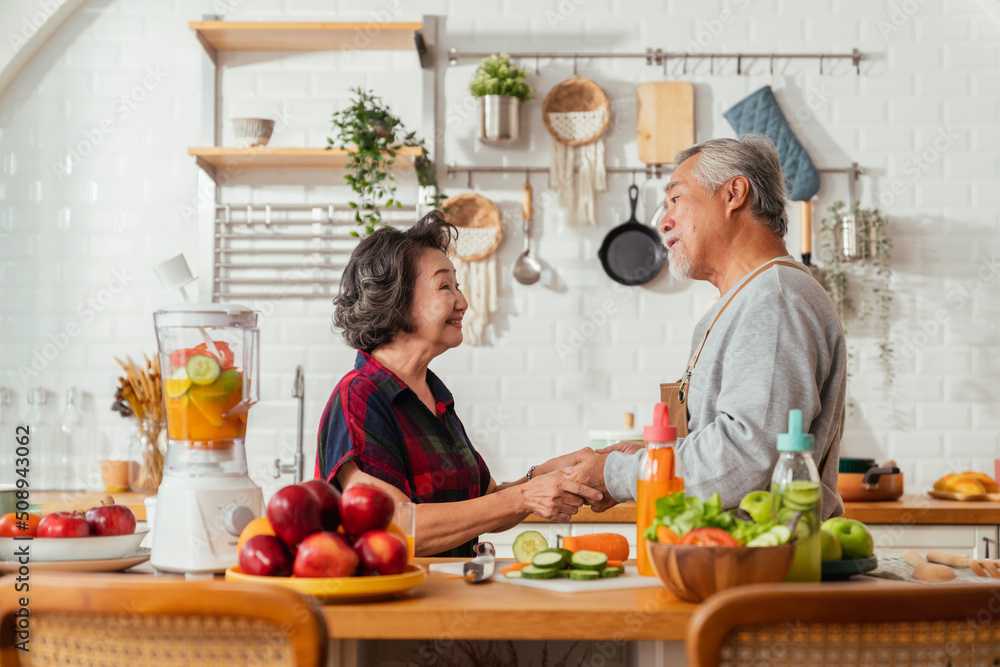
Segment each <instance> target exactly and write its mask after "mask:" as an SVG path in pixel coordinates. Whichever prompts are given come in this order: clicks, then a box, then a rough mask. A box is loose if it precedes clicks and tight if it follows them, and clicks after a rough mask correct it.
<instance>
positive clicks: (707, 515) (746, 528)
mask: <svg viewBox="0 0 1000 667" xmlns="http://www.w3.org/2000/svg"><path fill="white" fill-rule="evenodd" d="M772 525H773V524H772V523H771V522H768V523H754V522H753V521H744V520H743V519H738V518H736V513H735V511H734V510H726V509H723V506H722V498H720V497H719V494H718V493H713V494H712V496H711V497H710V498H708V499H707V500H702V499H701V498H698V497H696V496H688V495H686V494H685V493H684V492H683V491H678V492H676V493H671V494H668V495H666V496H663V497H662V498H658V499H657V500H656V519H655V520H654V521H653V523H652V525H650V526H649V527H648V528H646V531H645V532H644V533H643V537H644V538H646V539H647V540H654V541H655V540H656V529H657V527H659V526H666V527H667V528H669V529H670V530H672V531H674V532H675V533H677V535H680V536H683V535H685V534H687V533H689V532H691V531H692V530H694V529H695V528H720V529H722V530H724V531H726V532H727V533H729V534H730V535H732V536H733V538H734V539H735V540H736V541H737V542H740V543H742V544H746V543H747V542H749V541H750V540H752V539H753V538H755V537H757V536H758V535H763V534H764V533H766V532H767V531H768V530H770V529H771V527H772Z"/></svg>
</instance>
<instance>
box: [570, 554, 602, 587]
mask: <svg viewBox="0 0 1000 667" xmlns="http://www.w3.org/2000/svg"><path fill="white" fill-rule="evenodd" d="M578 553H579V552H578ZM569 578H570V579H572V580H573V581H593V580H594V579H600V578H601V573H600V572H598V571H596V570H570V571H569Z"/></svg>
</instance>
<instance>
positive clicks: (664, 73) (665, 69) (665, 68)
mask: <svg viewBox="0 0 1000 667" xmlns="http://www.w3.org/2000/svg"><path fill="white" fill-rule="evenodd" d="M668 57H669V56H667V54H666V53H664V54H663V76H666V75H667V59H668Z"/></svg>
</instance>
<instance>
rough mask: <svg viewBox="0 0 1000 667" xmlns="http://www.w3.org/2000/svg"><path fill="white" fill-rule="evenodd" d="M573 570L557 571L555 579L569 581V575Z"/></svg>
mask: <svg viewBox="0 0 1000 667" xmlns="http://www.w3.org/2000/svg"><path fill="white" fill-rule="evenodd" d="M572 572H573V570H559V571H558V572H556V579H569V575H570V574H571V573H572Z"/></svg>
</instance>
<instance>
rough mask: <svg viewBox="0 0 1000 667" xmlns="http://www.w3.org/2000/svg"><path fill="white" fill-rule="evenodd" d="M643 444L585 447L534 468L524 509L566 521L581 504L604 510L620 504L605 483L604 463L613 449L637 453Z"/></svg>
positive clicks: (525, 488) (526, 488)
mask: <svg viewBox="0 0 1000 667" xmlns="http://www.w3.org/2000/svg"><path fill="white" fill-rule="evenodd" d="M640 449H642V445H640V444H637V443H634V442H619V443H618V444H615V445H610V446H608V447H603V448H601V449H598V450H596V451H595V450H593V449H591V448H590V447H584V448H583V449H580V450H577V451H575V452H572V453H570V454H565V455H563V456H559V457H556V458H554V459H550V460H549V461H546V462H545V463H543V464H542V465H540V466H538V467H537V468H536V469H535V472H534V474H533V476H532V478H531V481H530V482H528V483H527V484H524V485H523V486H522V487H521V493H522V498H523V502H524V506H525V511H527V512H532V513H534V514H536V515H538V516H540V517H542V518H543V519H548V520H549V521H556V522H564V521H569V520H570V517H572V516H573V515H574V514H576V513H577V511H578V510H579V508H580V507H583V506H584V505H590V507H591V509H592V510H594V511H595V512H603V511H605V510H607V509H609V508H611V507H614V506H615V505H617V504H618V501H617V500H615V499H614V498H613V497H612V496H611V494H610V493H608V489H607V486H606V485H605V483H604V463H605V461H606V460H607V458H608V454H610V453H611V452H615V451H619V452H623V453H625V454H634V453H635V452H637V451H639V450H640Z"/></svg>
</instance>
